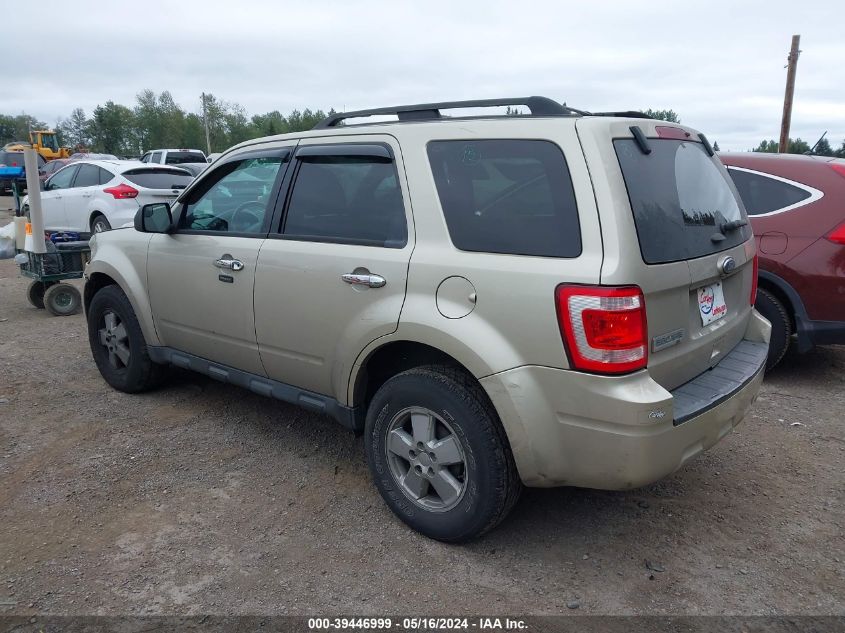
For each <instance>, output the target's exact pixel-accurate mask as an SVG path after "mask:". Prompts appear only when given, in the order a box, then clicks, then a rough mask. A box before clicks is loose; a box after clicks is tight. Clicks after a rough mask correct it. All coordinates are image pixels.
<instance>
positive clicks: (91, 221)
mask: <svg viewBox="0 0 845 633" xmlns="http://www.w3.org/2000/svg"><path fill="white" fill-rule="evenodd" d="M98 215H101V216H103V217H104V218H106V214H105V213H103V212H102V211H100V210H99V209H94V210H93V211H91V213H89V215H88V228H89V229H90V230H91V232H92V233H93V232H94V226H93V225H94V220H95V219H97V216H98ZM106 221H107V222H108V218H106Z"/></svg>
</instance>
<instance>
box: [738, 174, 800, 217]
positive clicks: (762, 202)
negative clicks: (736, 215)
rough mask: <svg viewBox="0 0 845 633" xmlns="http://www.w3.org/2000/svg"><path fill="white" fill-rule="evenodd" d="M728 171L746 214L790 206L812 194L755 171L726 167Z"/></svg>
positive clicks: (759, 213)
mask: <svg viewBox="0 0 845 633" xmlns="http://www.w3.org/2000/svg"><path fill="white" fill-rule="evenodd" d="M728 173H729V174H730V175H731V178H733V181H734V184H735V185H736V189H737V191H739V195H740V197H741V198H742V202H743V203H744V204H745V210H746V211H747V212H748V215H761V214H763V213H771V212H772V211H777V210H778V209H784V208H786V207H791V206H792V205H794V204H798V203H799V202H801V201H802V200H806V199H807V198H809V197H810V196H811V195H812V194H811V193H810V192H809V191H807V190H806V189H802V188H800V187H796V186H795V185H791V184H789V183H786V182H783V181H782V180H776V179H774V178H769V177H768V176H764V175H763V174H759V173H756V172H750V171H745V170H741V169H734V168H733V167H728Z"/></svg>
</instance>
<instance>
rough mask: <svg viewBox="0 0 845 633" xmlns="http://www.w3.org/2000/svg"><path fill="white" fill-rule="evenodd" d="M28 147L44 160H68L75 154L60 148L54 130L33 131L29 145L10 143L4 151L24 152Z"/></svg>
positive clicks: (68, 149) (71, 150) (69, 149)
mask: <svg viewBox="0 0 845 633" xmlns="http://www.w3.org/2000/svg"><path fill="white" fill-rule="evenodd" d="M27 147H32V148H33V149H34V150H35V151H36V152H38V153H39V154H41V156H42V157H43V158H44V160H53V159H55V158H68V157H69V156H70V155H71V154H73V152H74V150H73V149H72V148H70V147H59V142H58V139H57V138H56V132H55V131H54V130H33V131H32V132H30V133H29V143H22V142H21V143H10V144H8V145H6V147H4V148H3V149H4V150H6V151H9V152H22V151H23V150H24V149H25V148H27Z"/></svg>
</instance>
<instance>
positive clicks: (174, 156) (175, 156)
mask: <svg viewBox="0 0 845 633" xmlns="http://www.w3.org/2000/svg"><path fill="white" fill-rule="evenodd" d="M164 160H165V162H166V163H167V164H168V165H181V164H182V163H204V162H206V160H205V156H203V154H202V152H167V156H166V157H165V159H164Z"/></svg>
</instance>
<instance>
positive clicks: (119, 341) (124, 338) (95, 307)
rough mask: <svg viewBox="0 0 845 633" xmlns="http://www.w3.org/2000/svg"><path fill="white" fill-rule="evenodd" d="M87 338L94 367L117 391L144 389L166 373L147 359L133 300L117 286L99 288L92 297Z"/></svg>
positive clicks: (159, 379)
mask: <svg viewBox="0 0 845 633" xmlns="http://www.w3.org/2000/svg"><path fill="white" fill-rule="evenodd" d="M88 341H89V343H90V345H91V353H92V355H93V356H94V362H95V363H97V369H99V370H100V374H101V375H102V376H103V379H104V380H105V381H106V382H107V383H109V384H110V385H111V386H112V387H114V388H115V389H117V390H118V391H124V392H126V393H138V392H141V391H147V390H149V389H152V388H153V387H156V386H158V385H159V384H160V383H161V381H162V379H163V378H164V376H165V375H166V372H167V368H166V367H164V366H162V365H157V364H156V363H154V362H153V361H152V360H150V355H149V352H148V350H147V342H146V341H145V340H144V334H143V332H142V331H141V325H140V324H139V323H138V319H137V317H136V316H135V311H134V310H133V309H132V304H131V303H129V299H128V298H127V297H126V295H125V294H124V293H123V291H122V290H121V289H120V288H119V287H118V286H114V285H112V286H106V287H105V288H101V289H100V290H99V291H98V292H97V294H95V295H94V298H93V299H91V305H90V306H89V308H88Z"/></svg>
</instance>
